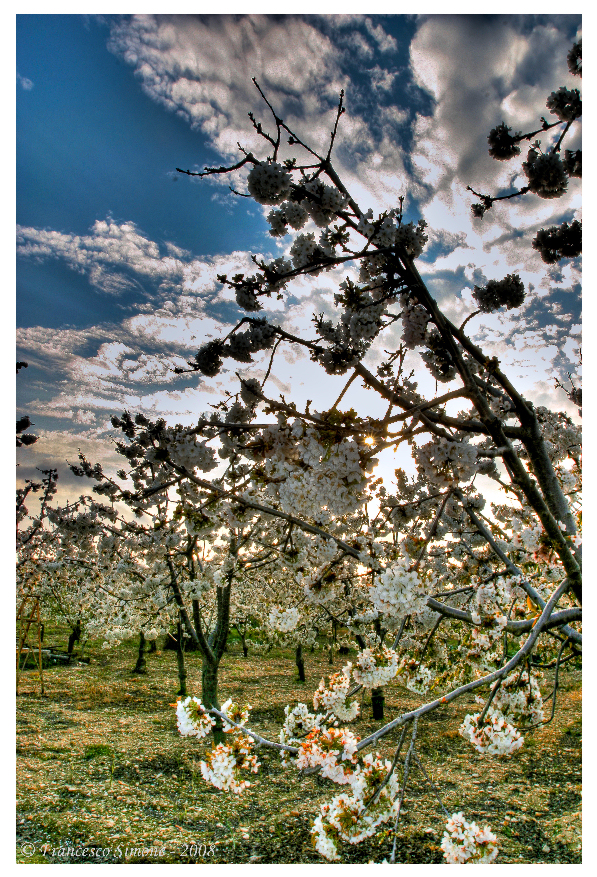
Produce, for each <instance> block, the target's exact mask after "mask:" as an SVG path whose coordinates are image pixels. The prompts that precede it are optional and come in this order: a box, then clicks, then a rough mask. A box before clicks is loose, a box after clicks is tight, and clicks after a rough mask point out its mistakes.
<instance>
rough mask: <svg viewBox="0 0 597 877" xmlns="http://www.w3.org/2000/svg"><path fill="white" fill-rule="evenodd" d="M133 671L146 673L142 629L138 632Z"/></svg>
mask: <svg viewBox="0 0 597 877" xmlns="http://www.w3.org/2000/svg"><path fill="white" fill-rule="evenodd" d="M133 673H147V661H146V660H145V634H144V633H143V631H141V632H140V634H139V653H138V655H137V663H136V664H135V668H134V670H133Z"/></svg>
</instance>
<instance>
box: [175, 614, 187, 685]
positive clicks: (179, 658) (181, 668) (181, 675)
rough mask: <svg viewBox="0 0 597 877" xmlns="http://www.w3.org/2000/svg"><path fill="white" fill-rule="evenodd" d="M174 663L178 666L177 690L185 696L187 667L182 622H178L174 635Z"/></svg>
mask: <svg viewBox="0 0 597 877" xmlns="http://www.w3.org/2000/svg"><path fill="white" fill-rule="evenodd" d="M176 665H177V667H178V681H179V683H180V688H179V689H178V691H177V694H179V695H180V696H181V697H186V696H187V668H186V667H185V663H184V647H183V642H182V624H181V622H180V621H179V622H178V630H177V637H176Z"/></svg>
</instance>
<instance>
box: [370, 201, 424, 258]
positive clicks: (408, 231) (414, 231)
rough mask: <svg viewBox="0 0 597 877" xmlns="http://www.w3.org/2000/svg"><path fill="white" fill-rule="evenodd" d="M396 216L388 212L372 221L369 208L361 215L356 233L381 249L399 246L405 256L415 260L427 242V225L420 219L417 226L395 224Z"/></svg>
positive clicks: (395, 213)
mask: <svg viewBox="0 0 597 877" xmlns="http://www.w3.org/2000/svg"><path fill="white" fill-rule="evenodd" d="M398 215H399V214H398V211H397V210H390V211H389V212H388V213H387V214H386V215H385V216H381V217H380V218H379V219H377V220H374V219H373V210H372V209H371V208H369V210H368V211H367V212H366V213H363V214H362V215H361V217H360V219H359V223H358V225H357V231H358V232H360V233H361V234H362V235H363V236H364V237H366V238H367V239H368V240H370V241H372V242H373V243H374V244H376V245H377V246H378V247H380V248H382V249H385V248H387V247H393V246H400V247H403V248H404V250H405V252H406V255H407V256H410V257H411V258H413V259H416V258H418V257H419V256H420V255H421V253H422V252H423V249H424V248H425V244H426V243H427V240H428V237H427V234H426V233H425V228H426V227H427V223H426V222H425V220H424V219H420V220H419V221H418V223H417V225H415V224H414V222H407V223H400V224H396V222H395V218H396V217H397V216H398Z"/></svg>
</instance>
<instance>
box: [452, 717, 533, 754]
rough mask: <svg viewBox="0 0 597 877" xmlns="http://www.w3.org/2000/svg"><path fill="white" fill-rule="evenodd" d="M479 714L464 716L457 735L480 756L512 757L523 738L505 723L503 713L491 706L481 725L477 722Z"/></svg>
mask: <svg viewBox="0 0 597 877" xmlns="http://www.w3.org/2000/svg"><path fill="white" fill-rule="evenodd" d="M480 716H481V713H475V715H471V714H470V713H469V714H468V715H467V716H465V718H464V722H463V723H462V725H461V726H460V728H459V729H458V730H459V733H460V734H461V736H462V737H464V738H465V739H466V740H468V741H469V742H470V743H472V744H473V746H474V747H475V749H476V750H477V752H480V753H481V754H482V755H512V753H513V752H516V750H517V749H520V747H521V746H522V744H523V743H524V737H523V736H522V735H521V733H520V731H518V730H517V729H516V728H515V727H514V726H513V725H511V724H510V723H509V722H507V721H506V718H505V717H504V715H503V713H501V712H500V710H498V709H494V708H493V707H492V706H490V707H489V709H488V710H487V714H486V716H485V719H484V722H483V725H482V726H481V727H479V725H478V721H479V718H480Z"/></svg>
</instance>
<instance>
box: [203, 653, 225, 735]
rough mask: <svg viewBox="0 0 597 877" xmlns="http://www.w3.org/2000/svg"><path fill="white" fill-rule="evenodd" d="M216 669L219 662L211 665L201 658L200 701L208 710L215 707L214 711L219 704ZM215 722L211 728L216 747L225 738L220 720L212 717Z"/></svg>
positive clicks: (218, 707)
mask: <svg viewBox="0 0 597 877" xmlns="http://www.w3.org/2000/svg"><path fill="white" fill-rule="evenodd" d="M218 667H219V661H218V663H217V664H212V663H211V662H209V661H207V660H206V658H205V657H204V658H203V670H202V672H201V700H202V701H203V705H204V706H205V707H207V709H209V708H210V707H215V709H217V710H219V709H220V704H219V703H218ZM213 718H215V720H216V724H215V725H214V726H213V728H212V733H213V738H214V743H215V744H216V746H217V745H218V743H223V742H224V739H225V736H224V731H223V725H222V721H221V719H219V718H218V717H217V716H213Z"/></svg>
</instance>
